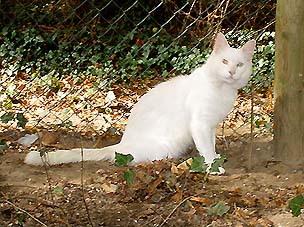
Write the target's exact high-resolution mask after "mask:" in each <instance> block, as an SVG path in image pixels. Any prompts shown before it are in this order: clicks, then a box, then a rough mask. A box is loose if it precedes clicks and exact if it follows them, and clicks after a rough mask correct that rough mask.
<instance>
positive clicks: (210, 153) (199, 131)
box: [191, 121, 219, 164]
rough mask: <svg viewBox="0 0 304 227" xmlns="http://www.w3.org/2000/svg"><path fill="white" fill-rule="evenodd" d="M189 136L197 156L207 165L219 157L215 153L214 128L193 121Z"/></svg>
mask: <svg viewBox="0 0 304 227" xmlns="http://www.w3.org/2000/svg"><path fill="white" fill-rule="evenodd" d="M191 134H192V138H193V141H194V144H195V146H196V148H197V150H198V152H199V154H200V155H201V156H203V157H204V158H205V162H206V163H207V164H210V163H212V162H213V160H214V159H216V158H218V157H219V155H218V154H217V153H216V152H215V128H213V127H210V126H209V125H207V124H202V123H199V122H197V121H196V122H195V121H193V122H192V125H191Z"/></svg>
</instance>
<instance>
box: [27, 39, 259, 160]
mask: <svg viewBox="0 0 304 227" xmlns="http://www.w3.org/2000/svg"><path fill="white" fill-rule="evenodd" d="M254 47H255V41H254V40H251V41H249V42H247V43H246V44H245V45H244V46H243V47H242V48H240V49H235V48H231V47H230V46H229V45H228V43H227V41H226V39H225V37H224V35H222V34H221V33H219V34H218V35H217V37H216V40H215V44H214V48H213V52H212V54H211V56H210V57H209V59H208V60H207V62H206V63H205V64H204V65H203V66H202V67H200V68H197V69H196V70H195V71H194V72H193V73H192V74H190V75H189V76H180V77H176V78H174V79H171V80H169V81H167V82H164V83H161V84H159V85H158V86H156V87H155V88H153V89H151V90H150V91H149V92H148V93H147V94H145V95H144V96H143V97H141V99H140V100H139V101H138V103H137V104H136V105H135V106H134V108H133V109H132V111H131V115H130V117H129V120H128V124H127V126H126V130H125V133H124V135H123V137H122V139H121V142H120V143H118V144H116V145H113V146H109V147H106V148H102V149H84V160H85V161H86V160H104V159H107V160H113V159H114V155H115V154H114V153H115V152H118V153H123V154H132V155H133V157H134V162H135V163H138V162H150V161H153V160H159V159H164V158H176V157H178V156H179V155H181V154H182V153H184V152H185V151H186V150H187V149H188V148H189V147H190V146H192V145H195V146H196V148H197V150H198V151H199V153H200V155H202V156H204V158H205V161H206V163H212V162H213V160H214V159H215V158H216V157H218V155H217V154H216V152H215V129H216V126H217V125H218V123H220V122H221V121H222V120H223V118H224V117H225V116H226V115H227V114H228V113H229V112H230V111H231V109H232V108H233V104H234V101H235V99H236V96H237V90H238V89H239V88H241V87H243V86H244V85H246V83H247V82H248V80H249V78H250V75H251V73H252V71H251V70H252V63H251V58H252V55H253V51H254ZM80 154H81V153H80V149H79V148H78V149H73V150H59V151H56V152H49V153H48V155H47V156H46V161H47V162H48V163H49V164H51V165H54V164H59V163H67V162H79V161H80V160H81V155H80ZM25 163H27V164H33V165H41V164H42V163H43V162H42V159H41V158H40V155H39V153H38V152H35V151H32V152H30V153H29V154H28V155H27V157H26V159H25Z"/></svg>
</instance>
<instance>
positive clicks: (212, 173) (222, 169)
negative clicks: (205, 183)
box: [207, 165, 226, 175]
mask: <svg viewBox="0 0 304 227" xmlns="http://www.w3.org/2000/svg"><path fill="white" fill-rule="evenodd" d="M225 172H226V171H225V169H224V168H223V167H221V166H219V167H218V171H211V165H209V167H208V168H207V173H209V174H210V175H223V174H224V173H225Z"/></svg>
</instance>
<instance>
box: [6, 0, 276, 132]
mask: <svg viewBox="0 0 304 227" xmlns="http://www.w3.org/2000/svg"><path fill="white" fill-rule="evenodd" d="M0 6H1V7H0V23H1V29H2V30H1V33H0V81H1V83H0V117H1V131H2V132H1V133H4V134H5V133H7V132H9V131H15V130H17V131H24V129H26V130H27V131H39V130H43V129H44V130H47V131H56V130H67V131H74V132H75V131H76V132H81V133H87V134H90V135H96V134H97V135H102V134H104V133H105V132H106V131H110V132H111V133H114V134H115V133H118V134H119V133H120V132H121V131H123V128H124V126H125V124H126V122H127V117H128V113H129V111H130V109H131V108H132V106H133V105H134V103H135V102H136V100H138V98H139V97H140V96H141V95H142V94H144V93H145V92H146V91H147V90H148V89H150V88H151V87H153V86H154V85H156V84H157V83H159V82H161V81H164V80H167V79H168V78H170V77H172V76H175V75H179V74H186V73H190V72H191V71H192V70H193V69H194V68H196V67H198V66H199V65H201V64H203V62H204V61H205V59H206V57H207V56H208V54H209V53H210V50H211V49H210V48H211V44H212V40H213V37H214V34H216V33H217V32H218V31H222V32H223V33H225V35H226V36H227V38H228V40H229V42H230V43H231V44H232V45H234V46H239V45H242V44H243V43H244V42H245V41H247V40H248V39H250V38H256V39H257V46H258V48H257V51H256V54H255V59H254V75H253V78H252V80H251V83H250V85H249V86H248V87H246V88H245V89H244V90H243V91H241V94H242V95H241V98H240V99H239V100H238V103H237V108H235V110H234V111H233V113H232V114H231V115H230V116H229V117H228V120H227V123H226V125H228V126H229V127H230V128H232V129H233V131H234V133H236V134H242V132H241V129H240V128H241V127H242V126H243V125H245V124H247V123H248V122H251V123H252V122H254V123H255V127H256V128H259V129H261V128H263V129H264V128H265V127H266V128H271V113H272V111H271V106H272V101H271V96H272V90H271V86H272V79H273V62H274V22H275V1H264V0H259V1H248V0H238V1H229V0H226V1H210V0H202V1H196V0H191V1H187V0H183V1H175V0H165V1H160V0H152V1H151V0H150V1H146V0H132V1H130V0H126V1H121V0H109V1H106V0H102V1H94V0H81V1H80V0H76V1H70V0H59V1H56V0H32V1H27V0H12V1H0ZM250 94H254V97H256V98H258V99H257V103H258V104H261V105H260V106H259V107H257V106H252V105H251V104H250V103H251V102H250V101H252V100H253V99H254V97H253V96H252V95H250ZM265 103H266V105H265ZM253 112H254V114H255V115H254V116H253ZM236 125H237V127H235V126H236ZM109 129H110V130H109ZM4 134H3V135H4Z"/></svg>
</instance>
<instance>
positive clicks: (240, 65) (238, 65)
mask: <svg viewBox="0 0 304 227" xmlns="http://www.w3.org/2000/svg"><path fill="white" fill-rule="evenodd" d="M243 65H244V63H243V62H240V63H238V64H237V65H236V67H242V66H243Z"/></svg>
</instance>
